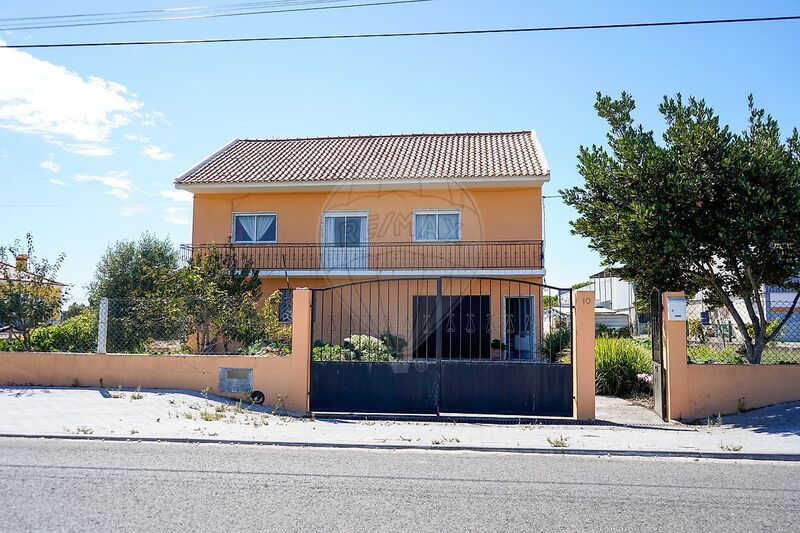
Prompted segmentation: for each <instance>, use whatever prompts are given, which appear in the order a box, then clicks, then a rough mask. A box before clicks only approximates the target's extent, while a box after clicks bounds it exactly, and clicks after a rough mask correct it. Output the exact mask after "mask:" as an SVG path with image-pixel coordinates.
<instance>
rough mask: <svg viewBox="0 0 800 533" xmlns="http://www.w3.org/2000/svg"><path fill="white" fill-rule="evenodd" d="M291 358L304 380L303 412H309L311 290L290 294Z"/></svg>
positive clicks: (297, 290)
mask: <svg viewBox="0 0 800 533" xmlns="http://www.w3.org/2000/svg"><path fill="white" fill-rule="evenodd" d="M292 358H293V359H294V365H296V366H295V368H294V369H293V370H294V372H293V373H297V374H299V375H301V376H304V378H305V396H304V398H305V399H304V402H303V405H304V406H305V411H306V412H307V411H309V410H310V403H309V400H310V397H311V290H310V289H305V288H303V289H295V290H294V291H293V292H292Z"/></svg>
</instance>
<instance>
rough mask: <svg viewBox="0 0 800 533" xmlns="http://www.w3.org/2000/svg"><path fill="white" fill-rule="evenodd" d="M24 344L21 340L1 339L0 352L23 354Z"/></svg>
mask: <svg viewBox="0 0 800 533" xmlns="http://www.w3.org/2000/svg"><path fill="white" fill-rule="evenodd" d="M21 351H22V342H20V341H19V339H0V352H21Z"/></svg>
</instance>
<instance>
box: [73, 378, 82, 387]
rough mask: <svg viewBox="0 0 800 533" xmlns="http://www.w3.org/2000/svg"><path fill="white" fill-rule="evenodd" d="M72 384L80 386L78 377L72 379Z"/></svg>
mask: <svg viewBox="0 0 800 533" xmlns="http://www.w3.org/2000/svg"><path fill="white" fill-rule="evenodd" d="M72 386H73V387H80V386H81V382H80V381H78V378H73V379H72Z"/></svg>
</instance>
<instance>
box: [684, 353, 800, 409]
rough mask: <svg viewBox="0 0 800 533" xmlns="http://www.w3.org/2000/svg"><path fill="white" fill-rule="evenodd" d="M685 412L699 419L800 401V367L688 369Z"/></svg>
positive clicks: (769, 366)
mask: <svg viewBox="0 0 800 533" xmlns="http://www.w3.org/2000/svg"><path fill="white" fill-rule="evenodd" d="M687 370H688V372H687V396H688V400H689V401H688V402H687V405H686V406H685V409H686V411H685V412H684V413H683V416H682V417H681V418H685V419H698V418H706V417H709V416H714V415H717V414H723V415H725V414H731V413H736V412H737V411H739V410H750V409H757V408H759V407H765V406H767V405H773V404H776V403H784V402H794V401H800V365H688V369H687Z"/></svg>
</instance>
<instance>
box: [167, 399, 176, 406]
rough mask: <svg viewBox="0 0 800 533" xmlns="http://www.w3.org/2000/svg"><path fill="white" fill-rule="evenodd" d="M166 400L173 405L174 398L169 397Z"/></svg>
mask: <svg viewBox="0 0 800 533" xmlns="http://www.w3.org/2000/svg"><path fill="white" fill-rule="evenodd" d="M167 401H168V402H169V404H170V405H175V398H170V399H169V400H167Z"/></svg>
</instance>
